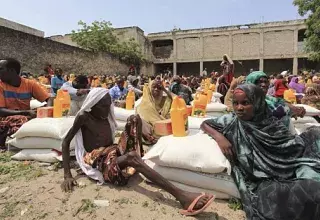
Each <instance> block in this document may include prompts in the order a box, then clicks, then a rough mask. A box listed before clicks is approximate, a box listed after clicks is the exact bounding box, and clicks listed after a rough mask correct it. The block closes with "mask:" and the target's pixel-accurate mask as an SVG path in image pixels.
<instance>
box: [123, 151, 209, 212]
mask: <svg viewBox="0 0 320 220" xmlns="http://www.w3.org/2000/svg"><path fill="white" fill-rule="evenodd" d="M117 163H118V165H119V167H120V169H125V168H126V167H128V166H129V167H133V168H135V169H136V171H137V172H139V173H141V174H143V175H144V176H145V177H147V178H148V179H149V180H151V181H152V182H153V183H155V184H156V185H157V186H159V187H160V188H162V189H163V190H165V191H167V192H168V193H170V194H171V195H173V196H174V197H175V198H176V199H177V200H178V201H179V202H180V204H181V205H182V207H183V208H184V209H187V208H188V207H189V205H190V204H191V203H192V202H193V200H194V199H195V198H197V197H198V196H199V195H200V193H191V192H187V191H184V190H181V189H179V188H177V187H175V186H174V185H173V184H171V183H170V182H169V181H168V180H166V179H165V178H163V177H162V176H161V175H160V174H159V173H157V172H155V171H154V170H153V169H151V168H150V167H149V166H147V165H146V164H145V163H144V162H143V160H142V159H141V157H140V156H139V155H138V154H137V153H136V152H130V153H128V154H126V155H123V156H120V157H118V158H117ZM209 199H210V197H209V196H204V197H202V198H201V199H200V200H199V201H198V202H197V204H196V206H195V207H194V209H196V210H197V209H201V208H202V207H203V206H204V205H205V204H206V203H207V202H208V200H209Z"/></svg>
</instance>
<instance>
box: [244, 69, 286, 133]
mask: <svg viewBox="0 0 320 220" xmlns="http://www.w3.org/2000/svg"><path fill="white" fill-rule="evenodd" d="M261 77H265V78H267V74H265V73H264V72H263V71H255V72H252V73H250V74H249V75H248V76H247V78H246V83H249V84H256V83H257V81H258V80H259V79H260V78H261ZM265 99H266V102H267V104H268V107H269V109H270V111H271V112H272V115H273V116H274V117H276V118H278V119H283V122H284V123H285V124H286V125H287V126H288V127H289V126H290V122H291V114H292V112H291V110H290V108H289V107H288V106H287V105H286V103H285V101H284V100H283V99H280V98H275V97H272V96H269V95H267V96H266V97H265Z"/></svg>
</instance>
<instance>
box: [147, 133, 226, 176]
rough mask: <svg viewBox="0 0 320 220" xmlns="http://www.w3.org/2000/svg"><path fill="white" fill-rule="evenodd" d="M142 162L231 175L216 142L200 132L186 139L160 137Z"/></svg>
mask: <svg viewBox="0 0 320 220" xmlns="http://www.w3.org/2000/svg"><path fill="white" fill-rule="evenodd" d="M143 159H144V160H150V161H152V162H154V163H155V164H157V165H160V166H165V167H171V168H180V169H186V170H191V171H197V172H203V173H221V172H227V173H228V174H230V173H231V165H230V163H229V161H228V160H227V158H226V157H225V156H224V155H223V153H222V152H221V150H220V148H219V146H218V144H217V142H216V141H215V140H214V139H212V138H211V137H210V136H209V135H207V134H205V133H204V132H202V131H199V132H198V133H196V134H192V133H190V134H189V135H188V136H186V137H173V136H172V135H170V136H165V137H161V138H160V139H159V140H158V142H157V143H156V144H155V145H154V146H153V147H152V148H151V149H150V150H149V151H148V153H146V154H145V156H144V157H143Z"/></svg>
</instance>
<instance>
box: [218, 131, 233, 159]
mask: <svg viewBox="0 0 320 220" xmlns="http://www.w3.org/2000/svg"><path fill="white" fill-rule="evenodd" d="M216 141H217V143H218V146H219V147H220V150H221V152H222V153H223V154H224V155H225V156H226V158H227V159H228V160H229V161H232V160H233V156H234V153H233V148H232V145H231V143H230V142H229V141H228V139H227V138H225V137H224V138H221V139H220V140H216Z"/></svg>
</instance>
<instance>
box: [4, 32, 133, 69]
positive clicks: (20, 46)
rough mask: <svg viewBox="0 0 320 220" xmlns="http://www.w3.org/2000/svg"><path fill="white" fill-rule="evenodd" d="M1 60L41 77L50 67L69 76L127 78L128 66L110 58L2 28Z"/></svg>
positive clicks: (109, 56) (107, 55)
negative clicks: (15, 62) (12, 60)
mask: <svg viewBox="0 0 320 220" xmlns="http://www.w3.org/2000/svg"><path fill="white" fill-rule="evenodd" d="M0 48H1V50H0V59H1V58H5V57H12V58H16V59H18V60H19V61H20V62H21V64H22V69H23V70H25V71H30V72H32V73H41V72H42V70H43V69H44V66H45V65H46V63H50V64H51V65H52V66H53V67H54V68H56V67H60V68H62V69H63V70H64V72H66V73H70V72H75V73H89V74H115V73H120V74H126V73H127V71H128V69H129V68H128V66H127V65H125V64H124V63H121V62H120V61H119V60H118V59H115V58H112V56H111V55H109V54H95V53H92V52H90V51H87V50H83V49H81V48H78V47H73V46H69V45H66V44H62V43H59V42H56V41H53V40H50V39H46V38H42V37H37V36H34V35H31V34H27V33H23V32H20V31H16V30H13V29H10V28H6V27H3V26H0Z"/></svg>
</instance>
